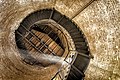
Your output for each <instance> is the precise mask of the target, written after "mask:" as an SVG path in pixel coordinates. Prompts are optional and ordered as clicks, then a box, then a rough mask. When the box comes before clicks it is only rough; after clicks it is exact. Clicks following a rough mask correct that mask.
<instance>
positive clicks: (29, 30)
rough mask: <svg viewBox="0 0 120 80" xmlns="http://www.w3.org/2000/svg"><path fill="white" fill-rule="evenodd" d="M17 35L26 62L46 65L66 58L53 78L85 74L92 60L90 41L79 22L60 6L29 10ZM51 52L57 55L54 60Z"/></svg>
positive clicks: (70, 78) (77, 79)
mask: <svg viewBox="0 0 120 80" xmlns="http://www.w3.org/2000/svg"><path fill="white" fill-rule="evenodd" d="M15 39H16V45H17V47H18V50H19V52H20V55H21V58H22V60H23V62H25V64H29V65H31V66H41V67H42V68H45V67H49V66H51V65H58V64H59V63H58V62H59V61H60V60H61V59H62V60H63V61H62V63H61V64H60V65H59V67H58V71H57V72H55V75H54V76H52V77H51V80H52V79H53V80H54V79H58V80H63V79H66V80H82V79H83V78H84V76H85V74H84V72H85V70H86V68H87V66H88V64H89V61H90V52H89V47H88V44H87V41H86V39H85V36H84V34H83V32H82V31H81V30H80V29H79V28H78V27H77V25H76V24H75V23H74V22H73V21H72V20H70V19H69V18H68V17H66V16H65V15H62V14H61V13H60V12H58V11H57V10H55V9H43V10H39V11H36V12H33V13H31V14H29V15H28V16H27V17H26V18H25V19H24V20H23V21H22V22H21V23H20V26H19V27H18V29H17V30H16V31H15ZM45 55H47V56H45ZM49 56H55V57H57V58H58V59H57V61H56V60H52V61H51V60H50V59H49V58H54V57H49ZM46 58H47V59H46ZM63 63H66V64H67V65H63Z"/></svg>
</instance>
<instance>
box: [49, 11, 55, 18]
mask: <svg viewBox="0 0 120 80" xmlns="http://www.w3.org/2000/svg"><path fill="white" fill-rule="evenodd" d="M53 13H54V9H52V12H51V14H50V17H49V19H51V18H52V16H53Z"/></svg>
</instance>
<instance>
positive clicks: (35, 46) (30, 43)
mask: <svg viewBox="0 0 120 80" xmlns="http://www.w3.org/2000/svg"><path fill="white" fill-rule="evenodd" d="M17 33H18V34H19V35H20V36H21V37H23V38H24V39H25V40H26V41H27V42H28V43H29V44H30V45H32V46H33V47H34V48H35V49H36V50H37V51H39V52H40V53H43V52H42V51H40V50H39V49H38V48H37V47H36V46H35V45H34V44H33V43H32V42H30V41H29V40H28V39H26V38H25V37H24V36H23V35H21V34H20V33H19V32H18V31H17Z"/></svg>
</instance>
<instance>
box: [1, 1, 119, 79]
mask: <svg viewBox="0 0 120 80" xmlns="http://www.w3.org/2000/svg"><path fill="white" fill-rule="evenodd" d="M89 1H90V0H0V80H28V79H29V80H47V77H46V76H48V75H47V74H46V73H49V72H47V71H46V72H45V73H42V74H41V72H39V71H40V70H39V69H36V68H33V67H31V66H29V65H24V64H23V63H22V62H21V61H20V56H19V55H18V54H17V53H18V51H17V49H16V44H15V38H14V37H15V36H14V31H15V29H17V27H18V26H19V24H20V22H21V21H22V20H23V19H24V18H25V17H26V16H27V15H28V14H30V13H31V12H33V11H36V10H40V9H43V8H53V7H54V8H55V9H57V10H58V11H60V12H61V13H62V14H64V15H66V16H68V17H69V18H71V16H74V14H75V13H77V12H78V11H79V10H80V9H81V8H82V7H83V6H84V5H85V4H86V3H88V2H89ZM119 13H120V1H119V0H96V1H94V2H93V3H92V4H90V5H89V7H87V8H86V9H85V10H84V11H82V12H81V13H79V15H78V16H76V17H75V18H74V19H73V21H74V22H75V23H76V24H77V25H78V26H79V27H80V28H81V29H82V31H83V33H84V34H85V36H86V38H87V40H88V42H89V47H90V51H91V54H92V55H93V56H94V59H92V60H91V62H90V65H89V66H88V69H87V71H86V77H85V80H119V79H120V14H119ZM53 70H54V69H53ZM45 74H46V75H45Z"/></svg>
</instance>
